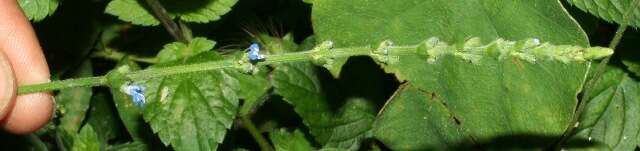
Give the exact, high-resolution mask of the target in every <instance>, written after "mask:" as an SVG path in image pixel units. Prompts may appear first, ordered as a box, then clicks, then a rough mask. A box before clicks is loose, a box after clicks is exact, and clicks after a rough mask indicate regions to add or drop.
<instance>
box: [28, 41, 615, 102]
mask: <svg viewBox="0 0 640 151" xmlns="http://www.w3.org/2000/svg"><path fill="white" fill-rule="evenodd" d="M330 43H331V42H324V43H322V44H319V45H318V46H316V47H315V48H314V49H312V50H311V51H304V52H296V53H286V54H275V55H266V56H265V58H266V59H265V60H262V61H259V62H254V63H250V62H251V61H250V60H249V58H248V56H247V54H245V56H243V57H237V58H228V59H224V60H218V61H211V62H203V63H195V64H187V65H176V66H170V67H159V68H149V69H145V70H139V71H134V72H129V73H125V74H124V77H123V78H125V79H126V80H130V81H143V80H149V79H151V78H160V77H165V76H171V75H176V74H184V73H196V72H204V71H209V70H216V69H237V70H239V71H243V72H246V73H251V72H252V71H253V70H254V69H255V67H254V66H266V65H271V64H279V63H287V62H297V61H312V62H314V63H316V64H317V65H323V66H325V65H327V64H331V63H333V61H334V59H337V58H346V57H351V56H370V57H371V58H373V59H374V60H376V61H378V62H380V63H382V64H387V63H393V62H396V61H397V57H398V56H404V55H425V58H424V59H425V60H429V59H431V55H435V56H437V55H442V54H444V52H443V51H451V49H446V50H444V49H443V48H439V47H437V46H429V47H433V48H426V47H424V46H426V45H423V44H419V45H412V46H386V45H382V44H381V46H380V47H378V48H371V47H352V48H331V46H330V45H331V44H330ZM384 43H385V42H383V44H384ZM494 44H496V43H494ZM501 44H508V43H501ZM511 44H515V43H511ZM428 45H431V44H428ZM490 45H491V44H490ZM481 47H482V48H483V49H486V48H487V47H488V46H481ZM492 47H493V46H492ZM540 47H553V46H551V45H540ZM430 49H434V50H433V51H434V52H432V53H434V54H429V50H430ZM465 49H466V48H465ZM580 51H585V52H583V53H580V54H590V55H585V56H582V57H587V58H582V57H578V58H582V59H587V60H590V59H598V58H600V57H597V56H601V57H604V56H605V55H609V54H610V52H611V50H608V52H609V53H607V52H602V51H606V50H602V49H588V48H586V49H583V50H580ZM591 51H596V52H598V53H591ZM451 53H454V54H458V55H460V54H464V53H466V52H463V51H459V52H451ZM390 56H391V57H390ZM572 57H575V56H572ZM580 60H581V59H580ZM581 61H585V60H581ZM107 83H108V82H107V77H106V76H99V77H90V78H80V79H68V80H62V81H54V82H49V83H42V84H35V85H26V86H20V87H18V94H25V93H32V92H41V91H52V90H59V89H64V88H71V87H82V86H102V85H107Z"/></svg>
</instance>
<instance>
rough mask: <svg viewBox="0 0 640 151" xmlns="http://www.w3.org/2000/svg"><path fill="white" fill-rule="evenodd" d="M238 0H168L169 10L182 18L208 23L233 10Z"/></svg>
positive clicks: (166, 5)
mask: <svg viewBox="0 0 640 151" xmlns="http://www.w3.org/2000/svg"><path fill="white" fill-rule="evenodd" d="M236 2H238V0H193V1H181V0H172V1H166V4H165V5H164V6H165V7H167V10H168V11H169V12H170V13H172V14H176V15H177V16H179V18H180V20H183V21H186V22H195V23H208V22H211V21H216V20H219V19H220V16H222V15H224V14H226V13H227V12H229V11H231V7H232V6H233V5H235V4H236Z"/></svg>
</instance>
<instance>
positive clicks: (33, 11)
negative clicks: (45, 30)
mask: <svg viewBox="0 0 640 151" xmlns="http://www.w3.org/2000/svg"><path fill="white" fill-rule="evenodd" d="M18 3H19V4H20V7H21V8H22V12H24V14H25V15H26V16H27V18H29V20H31V21H35V22H38V21H41V20H43V19H44V18H46V17H47V16H51V15H53V13H54V12H55V11H56V9H57V8H58V0H18Z"/></svg>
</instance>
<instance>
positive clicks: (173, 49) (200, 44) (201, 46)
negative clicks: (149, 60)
mask: <svg viewBox="0 0 640 151" xmlns="http://www.w3.org/2000/svg"><path fill="white" fill-rule="evenodd" d="M215 44H216V42H214V41H211V40H208V39H207V38H202V37H196V38H193V39H192V40H191V42H190V43H189V44H184V43H181V42H173V43H169V44H166V45H164V48H163V49H162V50H160V52H158V55H157V56H156V57H157V59H158V62H160V63H162V62H168V61H173V60H177V59H181V58H187V57H191V56H193V55H196V54H199V53H201V52H205V51H209V50H211V49H213V46H215Z"/></svg>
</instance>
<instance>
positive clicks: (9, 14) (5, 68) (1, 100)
mask: <svg viewBox="0 0 640 151" xmlns="http://www.w3.org/2000/svg"><path fill="white" fill-rule="evenodd" d="M49 77H50V75H49V68H48V66H47V62H46V60H45V57H44V55H43V54H42V48H40V45H39V43H38V39H37V38H36V35H35V32H34V31H33V28H32V27H31V24H30V23H29V20H28V19H27V18H26V17H25V16H24V14H23V13H22V10H21V9H20V7H19V5H18V2H17V1H16V0H0V126H2V127H3V128H4V129H5V130H6V131H8V132H11V133H14V134H28V133H31V132H33V131H35V130H38V129H39V128H41V127H42V126H43V125H45V124H46V123H47V122H48V121H49V119H51V115H52V113H53V111H54V108H53V106H54V100H53V97H52V95H51V94H50V93H32V94H25V95H16V90H17V86H18V85H27V84H37V83H44V82H48V81H49Z"/></svg>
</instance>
